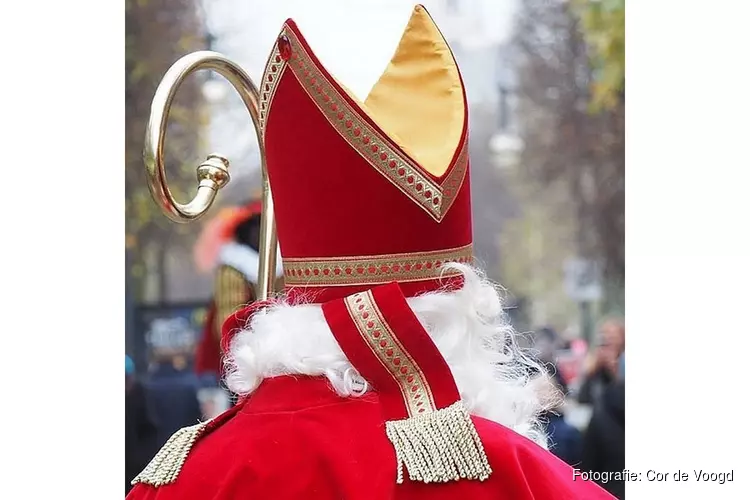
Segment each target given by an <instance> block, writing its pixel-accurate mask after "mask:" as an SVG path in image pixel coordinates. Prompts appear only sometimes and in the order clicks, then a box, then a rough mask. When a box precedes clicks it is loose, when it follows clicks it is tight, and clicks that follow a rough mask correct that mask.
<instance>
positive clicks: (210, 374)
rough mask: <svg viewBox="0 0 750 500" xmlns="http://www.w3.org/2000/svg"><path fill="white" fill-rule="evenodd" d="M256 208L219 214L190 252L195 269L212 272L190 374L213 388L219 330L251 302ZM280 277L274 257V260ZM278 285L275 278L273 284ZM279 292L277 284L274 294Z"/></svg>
mask: <svg viewBox="0 0 750 500" xmlns="http://www.w3.org/2000/svg"><path fill="white" fill-rule="evenodd" d="M261 208H262V207H261V202H260V200H255V201H252V202H250V203H247V204H245V205H242V206H238V207H228V208H225V209H223V210H222V211H221V212H220V213H219V214H218V215H217V216H216V217H215V218H214V219H212V220H211V221H209V223H208V224H206V226H205V227H204V229H203V231H202V232H201V235H200V237H199V238H198V241H197V243H196V245H195V248H194V257H195V263H196V267H197V268H198V270H199V271H202V272H209V271H213V272H214V275H215V277H214V296H213V301H212V302H211V304H210V306H209V309H208V314H207V318H206V324H205V328H204V331H203V334H202V338H201V341H200V343H199V345H198V348H197V351H196V354H195V370H196V372H197V373H198V374H199V375H200V376H201V379H202V380H203V381H204V383H203V386H204V387H206V386H207V384H206V383H205V381H207V380H210V379H212V380H213V382H214V385H215V386H218V385H219V382H220V381H221V379H222V377H223V366H222V361H221V358H222V352H221V351H222V350H221V327H222V324H223V323H224V320H225V319H226V318H227V317H228V316H229V315H231V314H233V313H234V312H235V311H237V310H238V309H240V308H241V307H243V306H246V305H248V304H250V303H252V302H253V301H254V300H255V286H256V284H257V283H258V268H259V262H260V256H259V253H258V249H259V246H260V223H261ZM276 267H277V275H278V276H280V275H281V271H282V265H281V258H280V254H279V255H277V259H276ZM279 279H280V278H279ZM281 287H282V286H281V284H280V283H277V287H276V289H280V288H281Z"/></svg>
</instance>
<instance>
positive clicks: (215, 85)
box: [201, 32, 227, 105]
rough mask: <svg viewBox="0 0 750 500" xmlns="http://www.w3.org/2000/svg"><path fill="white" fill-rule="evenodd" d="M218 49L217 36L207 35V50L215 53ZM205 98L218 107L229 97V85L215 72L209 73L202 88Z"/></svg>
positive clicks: (209, 33)
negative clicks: (216, 48)
mask: <svg viewBox="0 0 750 500" xmlns="http://www.w3.org/2000/svg"><path fill="white" fill-rule="evenodd" d="M215 47H216V36H214V35H213V34H212V33H211V32H208V33H206V50H211V51H213V50H214V49H215ZM201 90H202V92H203V97H204V98H205V99H206V102H207V103H208V104H209V105H217V104H221V103H222V102H224V100H225V99H226V97H227V84H226V82H222V81H221V80H220V79H219V78H218V77H217V75H216V73H214V72H213V71H209V72H208V74H207V75H206V79H205V81H204V82H203V86H202V88H201Z"/></svg>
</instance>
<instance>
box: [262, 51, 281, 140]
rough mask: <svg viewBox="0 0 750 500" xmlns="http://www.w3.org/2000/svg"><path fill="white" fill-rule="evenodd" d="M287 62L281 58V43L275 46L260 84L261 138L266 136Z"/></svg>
mask: <svg viewBox="0 0 750 500" xmlns="http://www.w3.org/2000/svg"><path fill="white" fill-rule="evenodd" d="M286 66H287V65H286V61H285V60H284V59H283V58H282V57H281V51H280V50H279V42H278V41H277V43H276V44H274V46H273V50H272V51H271V55H270V56H269V57H268V61H267V62H266V68H265V70H264V71H263V80H261V82H260V88H259V89H258V92H260V99H259V101H258V108H259V109H258V117H259V118H260V132H261V136H265V133H266V120H267V119H268V113H269V111H270V108H271V101H272V100H273V96H274V94H275V93H276V87H277V86H278V83H279V80H281V75H282V74H283V73H284V70H285V69H286Z"/></svg>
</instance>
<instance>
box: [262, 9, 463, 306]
mask: <svg viewBox="0 0 750 500" xmlns="http://www.w3.org/2000/svg"><path fill="white" fill-rule="evenodd" d="M426 38H429V41H430V43H424V42H425V41H426V40H425V39H426ZM420 42H422V43H420ZM436 43H437V44H443V45H444V47H445V49H446V50H444V51H437V50H435V49H434V46H435V44H436ZM405 53H408V54H409V57H403V55H404V54H405ZM450 54H451V53H450V51H449V49H448V46H447V44H446V43H445V41H444V40H443V39H442V36H441V35H440V33H439V31H438V30H437V28H436V27H435V25H434V24H433V23H432V20H431V19H430V17H429V15H428V14H427V13H426V11H425V10H424V9H423V8H421V6H420V7H417V8H416V9H415V12H414V14H413V15H412V18H411V20H410V21H409V28H407V30H406V32H405V34H404V37H403V38H402V40H401V43H400V44H399V49H398V51H397V53H396V56H394V58H393V61H392V63H391V65H392V66H397V65H398V64H408V63H409V61H413V60H415V58H418V59H419V60H420V64H422V65H425V64H427V65H429V64H432V65H433V66H435V67H437V66H439V67H440V68H441V69H442V71H431V72H430V73H429V74H430V75H431V78H433V76H432V75H433V74H444V75H447V76H445V77H444V78H445V81H437V79H438V78H443V77H434V78H435V79H436V82H435V83H436V84H438V85H430V86H429V87H442V86H443V84H444V87H445V88H440V91H439V93H436V94H435V96H433V95H432V94H429V95H428V94H426V93H427V92H428V90H426V89H424V86H423V85H419V84H418V82H414V81H411V82H408V81H406V82H405V81H403V80H404V79H405V78H408V75H409V74H410V73H409V72H399V71H388V70H386V72H385V73H384V75H383V77H381V79H380V81H379V82H378V84H376V86H375V87H374V88H373V90H372V92H371V94H370V96H368V98H367V100H366V101H365V103H364V104H362V103H359V102H357V101H355V100H354V99H353V98H352V97H351V95H350V94H349V93H348V92H347V91H346V90H344V88H342V86H341V85H340V84H339V83H338V82H337V81H336V80H335V79H334V78H333V77H332V76H331V75H330V73H329V72H328V71H327V70H326V69H325V68H324V67H323V65H322V64H321V63H320V61H319V60H318V58H317V57H316V56H315V54H314V53H313V52H312V50H311V49H310V46H309V45H308V44H307V42H306V41H305V39H304V37H303V36H302V34H301V33H300V31H299V29H298V27H297V26H296V24H295V23H294V22H293V21H292V20H291V19H290V20H287V21H286V23H285V24H284V26H283V28H282V32H281V34H280V36H279V37H278V39H277V43H276V45H275V47H274V49H273V51H272V54H271V57H270V58H269V60H268V63H267V65H266V69H265V72H264V74H263V80H262V84H261V86H262V88H261V98H260V105H259V107H260V122H261V133H262V136H263V141H264V144H265V149H266V154H267V156H266V161H267V165H268V172H269V178H270V182H271V186H272V189H273V198H274V206H275V216H276V221H277V231H278V237H279V244H280V247H281V253H282V256H283V264H284V281H285V284H286V291H287V295H288V296H289V297H290V298H291V299H292V300H295V299H296V298H299V297H300V296H304V297H305V299H306V300H307V301H312V302H318V303H320V302H324V301H326V300H330V299H333V298H337V297H344V296H347V295H349V294H351V293H355V292H357V291H361V290H366V289H368V288H371V287H372V286H375V285H378V284H383V283H388V282H392V281H397V282H399V283H400V284H401V285H402V288H403V289H404V293H405V294H406V295H407V296H413V295H416V294H418V293H421V292H424V291H430V290H435V289H438V288H441V287H445V286H450V285H460V283H461V277H460V274H459V273H457V272H456V271H453V270H445V269H442V268H441V267H442V265H443V264H444V263H446V262H462V263H463V262H467V263H468V262H470V261H471V259H472V246H471V243H472V230H471V208H470V192H469V173H468V171H469V159H468V127H467V124H468V114H467V104H466V97H465V92H464V89H463V85H462V82H461V79H460V76H459V73H458V69H457V67H456V64H455V61H454V60H453V58H452V56H451V55H450ZM399 61H407V62H406V63H404V62H399ZM411 74H412V75H413V72H411ZM402 75H406V76H402ZM400 89H403V92H402V91H401V90H400ZM415 93H417V94H423V93H424V95H423V98H422V99H414V97H415ZM419 106H422V108H420V107H419ZM425 106H426V108H425ZM401 113H402V114H401ZM415 116H417V117H423V118H422V119H423V120H424V121H423V122H422V123H421V124H420V123H416V122H414V119H413V117H415ZM410 117H411V118H410ZM402 118H403V119H402ZM430 120H432V121H433V122H434V123H437V124H439V125H438V126H435V127H433V129H434V130H437V131H438V133H439V134H440V133H442V132H441V131H443V130H445V131H447V133H444V134H442V135H436V134H433V135H432V136H425V137H419V138H417V139H416V140H415V139H414V138H413V137H411V136H413V135H414V134H410V133H409V131H410V130H411V131H413V130H415V129H417V128H420V129H421V128H425V129H429V128H430V127H427V126H425V125H426V124H427V122H428V121H430ZM386 125H388V128H389V130H386V129H385V127H386ZM400 126H401V127H402V128H405V129H406V130H405V131H404V130H398V128H399V127H400ZM410 126H411V127H410ZM434 130H433V131H434ZM435 151H441V153H440V154H439V155H438V154H434V152H435ZM418 158H421V160H418ZM428 164H429V165H428Z"/></svg>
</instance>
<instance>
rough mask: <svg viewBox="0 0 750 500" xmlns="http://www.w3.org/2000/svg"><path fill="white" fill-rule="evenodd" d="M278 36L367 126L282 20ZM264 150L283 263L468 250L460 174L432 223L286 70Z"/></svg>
mask: <svg viewBox="0 0 750 500" xmlns="http://www.w3.org/2000/svg"><path fill="white" fill-rule="evenodd" d="M284 29H289V30H292V31H293V32H294V33H295V35H296V36H297V38H298V39H299V40H300V42H301V44H302V46H303V47H304V50H305V51H306V52H307V54H308V55H309V57H310V59H311V60H312V63H313V64H315V65H316V66H317V67H318V68H319V70H320V71H321V72H322V74H323V75H324V77H325V78H326V80H327V81H328V82H329V83H330V85H331V86H333V87H334V89H336V90H337V91H338V94H339V95H340V96H341V98H343V99H344V100H346V101H347V102H348V103H349V104H350V105H351V106H352V108H353V109H354V110H355V111H356V112H358V116H359V118H360V119H362V120H365V121H367V122H369V123H370V124H371V125H375V124H374V123H373V122H372V120H371V119H370V118H369V117H368V116H367V114H366V113H364V112H363V111H361V110H360V109H359V108H358V106H357V105H356V104H355V103H354V102H353V101H352V100H351V99H350V98H349V97H348V96H347V94H346V92H344V91H343V90H342V89H341V88H340V86H339V85H338V83H336V81H335V79H334V78H333V77H331V76H330V74H329V73H328V71H327V70H326V69H325V67H323V65H322V64H321V63H320V61H318V59H317V58H316V57H315V54H314V53H313V52H312V49H310V47H309V45H308V44H307V43H306V42H305V40H304V37H303V36H302V34H301V33H300V31H299V29H298V28H297V26H296V24H295V23H294V22H293V21H292V20H288V21H287V22H286V23H285V28H284ZM465 121H468V119H466V120H465ZM376 128H377V127H376ZM466 133H467V130H466V124H465V125H464V136H465V135H466ZM381 135H383V136H384V137H385V136H386V134H384V133H383V134H381ZM386 139H387V137H386ZM264 142H265V146H266V155H267V156H266V162H267V165H268V174H269V179H270V182H271V186H272V189H273V198H274V210H275V215H276V222H277V231H278V237H279V244H280V246H281V252H282V255H283V257H284V258H332V257H352V256H370V255H388V254H401V253H407V252H409V253H412V252H427V251H435V250H447V249H453V248H458V247H462V246H465V245H468V244H470V243H471V242H472V228H471V200H470V189H469V184H470V183H469V173H468V171H467V173H466V176H465V178H464V181H463V183H462V184H461V185H460V187H459V188H458V195H457V197H456V200H455V201H454V203H453V205H452V206H451V208H450V210H449V211H448V212H447V214H446V215H445V216H444V218H443V219H442V220H441V221H440V222H438V221H436V220H434V219H433V218H432V217H431V216H430V215H428V214H427V213H426V212H425V210H424V209H423V208H421V207H420V206H419V205H417V204H416V203H415V202H414V201H413V200H412V199H410V198H409V197H408V196H407V195H405V194H404V193H403V192H402V191H401V190H400V189H399V188H398V187H397V186H395V185H394V184H393V183H392V182H391V181H389V180H387V179H386V178H385V177H384V176H383V175H382V174H381V173H380V172H378V171H377V170H376V169H375V168H374V167H373V166H372V165H370V164H369V163H368V162H367V161H366V160H365V159H364V158H363V157H362V156H361V155H360V154H359V153H358V152H357V151H356V150H355V149H354V147H353V146H351V145H350V144H349V143H348V142H347V140H346V139H345V138H344V137H342V135H341V134H340V133H339V132H337V130H336V129H335V128H334V126H333V125H332V124H331V123H330V122H329V121H328V119H327V118H326V116H325V115H324V114H323V113H322V112H321V110H320V109H319V108H318V107H317V105H316V104H315V102H314V101H313V100H312V98H311V97H310V96H309V95H308V93H307V92H306V91H305V89H304V88H303V86H302V84H301V83H300V81H299V80H298V79H297V78H296V77H295V75H294V74H293V72H292V71H291V70H290V69H287V70H286V71H285V72H284V74H283V75H282V76H281V78H280V79H279V82H278V84H277V86H276V90H275V93H274V97H273V100H272V101H271V105H270V110H269V114H268V119H267V123H266V126H265V140H264ZM461 144H463V142H461V143H460V144H459V146H460V145H461ZM392 145H393V146H394V147H396V148H397V149H398V147H397V146H396V145H395V144H392ZM458 154H459V150H458V148H457V151H456V156H457V155H458ZM454 161H455V157H454ZM424 173H425V174H426V175H428V176H429V177H431V178H433V179H435V180H441V179H443V178H445V177H446V176H447V175H448V174H449V173H450V169H449V170H448V171H447V172H446V174H445V175H444V176H443V177H441V178H436V177H434V176H432V175H431V174H429V173H428V172H426V171H424ZM440 285H441V282H440V281H439V280H426V281H422V282H418V283H415V284H413V285H409V286H408V287H406V288H405V291H406V293H408V294H409V295H415V294H417V293H420V292H422V291H426V290H434V289H435V288H437V287H439V286H440ZM364 288H365V289H366V288H369V286H367V287H364ZM361 289H363V287H361V286H359V287H357V286H356V285H355V286H329V287H315V288H309V289H307V287H299V286H298V287H290V288H289V289H288V293H289V295H290V296H291V297H292V298H295V297H297V296H298V295H300V294H304V295H305V297H306V299H307V300H312V301H315V302H324V301H327V300H331V299H333V298H337V297H344V296H346V295H349V294H351V293H354V292H355V291H358V290H361Z"/></svg>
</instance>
